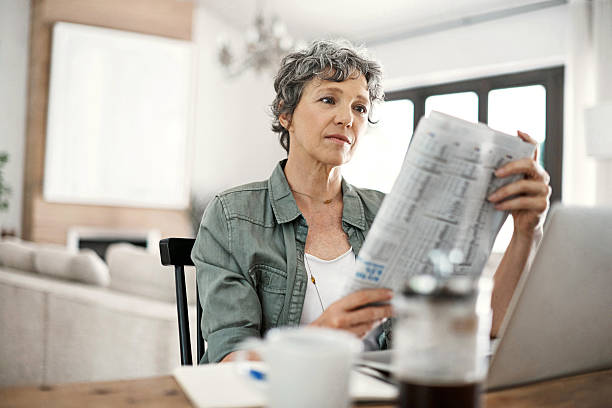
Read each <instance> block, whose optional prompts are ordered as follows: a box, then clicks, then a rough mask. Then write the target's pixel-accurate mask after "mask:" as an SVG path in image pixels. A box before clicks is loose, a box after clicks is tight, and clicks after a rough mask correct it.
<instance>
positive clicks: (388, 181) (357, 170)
mask: <svg viewBox="0 0 612 408" xmlns="http://www.w3.org/2000/svg"><path fill="white" fill-rule="evenodd" d="M413 111H414V109H413V105H412V102H411V101H409V100H406V99H400V100H397V101H389V102H385V103H383V104H381V105H380V106H378V108H377V109H376V112H375V116H376V120H377V122H378V123H377V124H376V125H373V126H370V128H369V129H368V131H367V133H366V134H365V135H363V136H362V140H359V141H358V143H359V145H358V149H357V150H356V151H355V155H354V156H353V158H352V159H351V161H350V162H348V163H347V164H346V165H345V166H344V167H343V169H342V174H343V175H344V176H345V177H346V178H347V180H349V181H350V182H351V183H352V184H355V185H357V186H359V187H365V188H372V189H375V190H379V191H382V192H385V193H388V192H390V191H391V187H392V186H393V183H394V182H395V179H396V178H397V175H398V174H399V172H400V169H401V167H402V163H403V162H404V156H405V155H406V151H407V150H408V145H409V144H410V139H411V138H412V130H413V128H414V117H413Z"/></svg>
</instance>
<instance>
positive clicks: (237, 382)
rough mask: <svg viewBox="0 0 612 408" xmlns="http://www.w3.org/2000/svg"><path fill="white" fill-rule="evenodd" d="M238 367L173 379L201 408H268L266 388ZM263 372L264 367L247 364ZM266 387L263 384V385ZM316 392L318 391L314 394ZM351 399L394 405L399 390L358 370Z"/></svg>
mask: <svg viewBox="0 0 612 408" xmlns="http://www.w3.org/2000/svg"><path fill="white" fill-rule="evenodd" d="M238 364H245V363H221V364H206V365H201V366H197V367H192V366H184V367H179V368H177V369H176V370H174V372H173V375H174V378H175V379H176V381H177V382H178V383H179V385H180V386H181V388H182V389H183V391H184V392H185V394H187V396H188V397H189V400H190V401H191V402H192V403H193V404H194V406H196V407H198V408H206V407H216V408H222V407H225V408H230V407H231V408H237V407H263V406H265V404H266V393H265V388H264V386H258V384H255V383H254V380H250V379H248V378H246V376H244V375H243V374H242V372H241V370H239V369H238ZM246 364H249V365H250V366H252V367H253V368H255V369H257V370H261V371H265V370H266V365H265V364H264V363H257V362H253V363H246ZM261 385H263V384H261ZM313 392H314V391H313ZM350 396H351V399H352V400H353V401H361V402H365V401H391V400H394V399H396V398H397V396H398V391H397V387H395V386H393V385H390V384H386V383H384V382H382V381H379V380H377V379H374V378H371V377H369V376H366V375H364V374H362V373H359V372H357V371H355V370H353V371H352V372H351V382H350Z"/></svg>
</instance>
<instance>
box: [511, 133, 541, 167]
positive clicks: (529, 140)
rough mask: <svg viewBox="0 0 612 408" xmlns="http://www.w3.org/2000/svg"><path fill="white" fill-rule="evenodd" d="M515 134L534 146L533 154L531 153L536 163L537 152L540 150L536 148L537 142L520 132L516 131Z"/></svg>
mask: <svg viewBox="0 0 612 408" xmlns="http://www.w3.org/2000/svg"><path fill="white" fill-rule="evenodd" d="M516 134H517V135H518V137H520V138H521V139H522V140H524V141H525V142H527V143H531V144H534V145H536V149H535V152H533V160H536V161H537V160H538V156H539V150H540V148H539V146H538V142H537V141H536V140H535V139H534V138H532V137H531V136H529V135H528V134H527V133H525V132H521V131H520V130H517V131H516Z"/></svg>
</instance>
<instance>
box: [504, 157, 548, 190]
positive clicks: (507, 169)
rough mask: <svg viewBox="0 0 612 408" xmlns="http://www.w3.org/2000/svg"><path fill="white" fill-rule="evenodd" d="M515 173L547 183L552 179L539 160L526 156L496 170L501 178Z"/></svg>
mask: <svg viewBox="0 0 612 408" xmlns="http://www.w3.org/2000/svg"><path fill="white" fill-rule="evenodd" d="M514 174H524V175H525V176H527V177H528V178H530V179H533V180H540V181H543V182H545V183H546V184H548V182H549V181H550V176H549V175H548V173H547V172H546V170H544V169H543V168H542V166H540V164H539V163H538V162H536V161H535V160H532V159H527V158H525V159H519V160H515V161H511V162H510V163H507V164H505V165H504V166H502V167H500V168H499V169H497V170H495V176H497V177H500V178H504V177H509V176H512V175H514Z"/></svg>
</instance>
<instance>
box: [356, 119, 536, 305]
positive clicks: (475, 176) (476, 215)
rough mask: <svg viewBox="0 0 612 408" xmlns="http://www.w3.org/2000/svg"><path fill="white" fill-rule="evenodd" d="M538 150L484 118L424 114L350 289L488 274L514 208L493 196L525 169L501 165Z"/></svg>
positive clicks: (395, 286)
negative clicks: (511, 172)
mask: <svg viewBox="0 0 612 408" xmlns="http://www.w3.org/2000/svg"><path fill="white" fill-rule="evenodd" d="M534 151H535V146H534V145H532V144H529V143H525V142H523V141H522V140H521V139H520V138H518V137H516V136H510V135H507V134H504V133H501V132H498V131H496V130H493V129H491V128H489V127H488V126H486V125H484V124H481V123H471V122H466V121H463V120H461V119H457V118H454V117H452V116H448V115H444V114H441V113H438V112H432V113H431V115H430V116H429V117H427V118H422V119H421V120H420V122H419V124H418V127H417V129H416V131H415V133H414V136H413V138H412V142H411V145H410V148H409V149H408V152H407V154H406V157H405V159H404V163H403V165H402V169H401V171H400V174H399V176H398V177H397V179H396V181H395V184H394V185H393V188H392V189H391V192H390V193H389V194H388V195H387V196H386V197H385V200H384V201H383V203H382V205H381V207H380V210H379V212H378V214H377V216H376V219H375V220H374V223H373V225H372V227H371V229H370V232H369V233H368V236H367V239H366V241H365V242H364V245H363V247H362V248H361V250H360V252H359V256H358V257H357V262H356V269H355V273H354V275H353V278H352V279H351V280H350V282H349V284H348V285H347V287H346V288H345V293H350V292H353V291H356V290H360V289H366V288H377V287H386V288H391V289H394V290H403V289H404V287H405V285H406V283H407V282H408V280H409V279H410V277H412V276H415V275H431V276H437V275H438V276H442V277H444V276H451V275H452V276H457V275H461V276H468V277H474V278H477V277H478V276H480V274H481V272H482V270H483V268H484V266H485V263H486V262H487V259H488V257H489V254H490V252H491V248H492V247H493V242H494V240H495V237H496V235H497V233H498V232H499V229H500V228H501V226H502V224H503V223H504V221H505V219H506V217H507V215H508V213H507V212H503V211H498V210H496V209H495V207H494V206H493V204H491V203H490V202H488V201H487V200H486V197H488V196H489V195H490V194H491V193H493V192H494V191H495V190H497V189H498V188H500V187H502V186H504V185H506V184H508V183H511V182H513V181H516V180H517V179H519V178H521V177H522V176H521V175H515V176H512V177H507V178H497V177H496V176H495V175H494V171H495V169H497V168H499V167H501V166H503V165H504V164H506V163H508V162H510V161H514V160H517V159H520V158H525V157H533V154H534Z"/></svg>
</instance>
